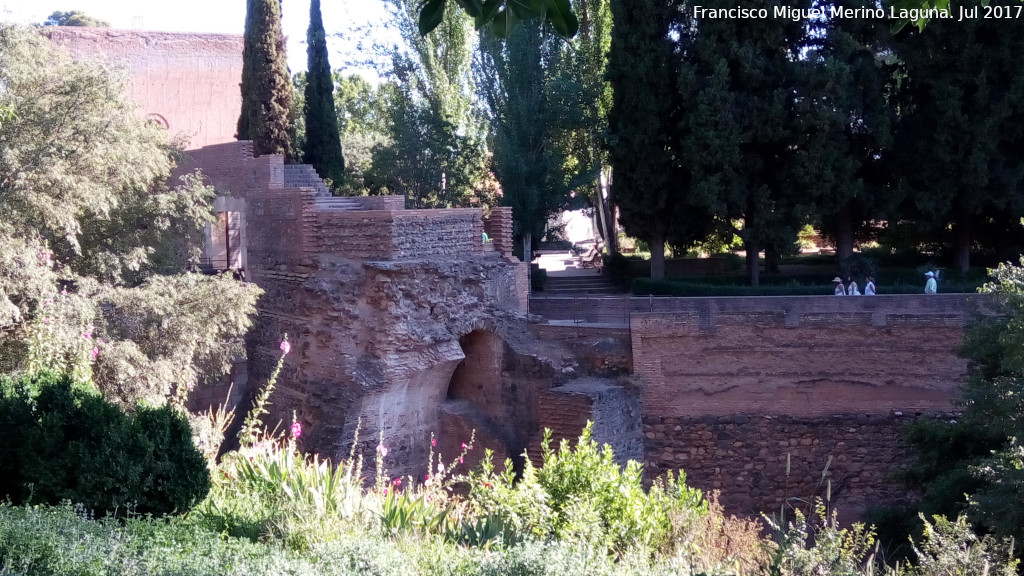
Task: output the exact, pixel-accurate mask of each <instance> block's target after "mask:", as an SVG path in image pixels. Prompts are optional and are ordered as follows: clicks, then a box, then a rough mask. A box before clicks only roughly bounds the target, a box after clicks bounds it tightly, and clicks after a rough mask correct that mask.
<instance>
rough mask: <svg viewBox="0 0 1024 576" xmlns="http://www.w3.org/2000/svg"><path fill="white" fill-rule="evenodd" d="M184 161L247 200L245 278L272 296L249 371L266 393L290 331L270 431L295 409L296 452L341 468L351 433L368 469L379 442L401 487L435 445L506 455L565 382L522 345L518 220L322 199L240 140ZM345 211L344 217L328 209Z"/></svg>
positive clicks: (548, 360)
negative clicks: (476, 445)
mask: <svg viewBox="0 0 1024 576" xmlns="http://www.w3.org/2000/svg"><path fill="white" fill-rule="evenodd" d="M190 155H191V160H190V162H189V163H186V164H184V165H182V166H181V167H180V170H181V171H188V170H191V169H193V168H195V167H200V168H202V171H203V173H204V175H205V177H206V179H207V182H208V183H210V184H211V185H213V186H215V187H216V188H217V189H218V190H219V191H221V192H222V193H230V194H232V195H233V196H234V197H235V198H236V200H240V201H242V202H244V205H245V210H246V214H247V222H248V228H247V231H246V234H247V239H248V246H247V261H248V268H247V269H246V279H247V280H248V281H251V282H254V283H256V284H257V285H259V286H260V287H261V288H262V289H263V290H264V296H263V297H262V298H261V300H260V302H259V304H258V310H259V316H258V318H257V320H256V326H255V328H254V330H253V331H252V332H251V333H250V335H249V338H248V346H247V348H248V352H249V359H248V374H249V376H250V378H251V381H252V382H253V383H254V385H255V384H261V383H263V382H265V381H266V380H267V378H268V377H269V375H270V373H271V371H272V370H273V368H274V366H275V365H276V363H277V360H278V358H279V357H280V351H279V349H278V343H279V342H280V340H281V337H282V336H283V335H284V334H288V337H289V339H290V340H291V342H292V343H293V347H292V353H291V354H289V355H288V356H287V358H286V360H285V366H284V369H283V370H282V372H281V377H280V378H279V380H278V385H277V389H276V392H275V396H274V398H273V400H272V401H273V406H272V408H271V410H272V414H271V418H270V419H271V421H272V422H276V421H277V420H281V421H283V422H285V423H288V422H291V420H292V414H293V412H294V414H295V415H296V417H297V418H298V420H299V421H300V422H301V423H302V424H303V428H304V430H305V433H304V436H303V441H302V442H303V446H302V447H303V449H305V450H309V451H313V452H318V453H320V454H322V455H324V456H329V457H332V458H335V459H337V458H339V457H344V456H347V455H348V453H349V450H350V447H351V443H352V440H353V438H354V437H355V434H356V429H357V425H358V426H359V437H360V440H361V443H360V444H361V446H360V449H361V451H362V453H363V454H364V456H365V457H367V458H369V459H370V460H372V458H373V453H374V450H373V448H374V447H375V446H376V444H377V442H378V438H379V437H380V436H381V435H383V438H384V442H385V444H386V445H388V446H389V449H390V453H389V455H388V461H387V465H388V467H389V469H390V470H391V472H392V474H398V473H422V471H423V470H425V467H426V466H425V465H426V456H427V453H428V451H429V448H430V437H431V433H435V434H437V435H438V436H439V440H440V442H441V446H440V447H441V448H442V449H443V450H444V452H445V453H447V454H452V453H454V452H455V451H457V448H458V447H459V445H460V444H461V442H463V441H467V440H468V439H469V433H468V432H469V430H472V429H476V430H477V434H478V436H479V437H480V439H481V441H482V442H481V444H487V445H489V447H493V448H495V449H496V451H497V452H498V454H499V457H500V458H504V456H506V455H518V454H519V453H520V452H521V451H522V448H524V447H525V446H527V445H528V443H529V442H530V441H531V439H533V436H534V435H535V431H536V430H537V426H538V420H537V410H536V408H535V407H536V403H537V391H538V390H539V389H541V388H544V387H549V386H551V385H552V382H553V381H554V380H555V379H557V378H558V377H560V376H561V372H560V371H559V368H560V366H557V364H558V362H560V361H561V360H562V358H560V357H552V356H551V354H547V352H549V351H546V350H540V349H535V348H536V346H535V343H533V342H532V341H531V340H530V339H529V338H528V337H527V334H526V318H525V314H526V306H527V304H526V297H527V294H528V284H527V277H526V266H525V265H523V264H519V263H518V262H516V261H514V260H512V258H511V255H510V254H509V253H508V252H506V251H504V250H500V249H499V248H501V247H504V246H511V239H510V238H507V237H505V236H506V234H507V233H509V232H510V231H511V210H510V209H507V208H494V209H492V210H491V213H490V215H489V217H488V218H483V213H482V211H481V210H478V209H457V210H404V209H403V208H401V206H402V203H401V202H398V201H397V199H395V198H393V197H376V198H372V197H367V198H351V199H344V200H339V199H318V197H317V193H316V190H315V189H314V188H307V187H301V186H300V187H294V186H289V185H288V184H286V180H285V178H284V177H283V176H282V174H283V164H282V162H281V158H280V157H275V156H261V157H259V158H252V157H251V147H250V146H249V145H248V144H247V143H244V142H241V143H233V144H224V145H219V146H211V147H207V148H205V149H203V150H199V151H192V152H191V153H190ZM338 201H342V202H344V203H346V204H345V205H346V206H348V208H347V209H331V208H330V206H331V205H332V204H331V203H332V202H338ZM333 205H334V206H337V204H333ZM485 230H486V231H487V233H488V235H489V236H491V237H493V238H495V240H494V241H493V242H492V243H488V244H484V243H483V242H482V237H483V233H484V231H485ZM249 392H250V395H251V394H252V393H253V391H252V390H250V391H249ZM480 453H482V450H480V451H479V452H477V453H475V454H474V456H476V455H478V454H480ZM471 460H472V459H471Z"/></svg>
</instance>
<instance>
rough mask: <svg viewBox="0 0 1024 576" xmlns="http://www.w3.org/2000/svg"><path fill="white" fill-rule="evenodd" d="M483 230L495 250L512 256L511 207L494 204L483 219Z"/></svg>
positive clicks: (507, 256)
mask: <svg viewBox="0 0 1024 576" xmlns="http://www.w3.org/2000/svg"><path fill="white" fill-rule="evenodd" d="M484 232H486V233H487V236H488V237H489V238H490V239H491V243H492V244H493V245H494V249H495V251H497V252H498V253H499V254H501V255H502V256H503V257H505V258H508V259H511V258H514V257H515V255H514V250H513V247H512V207H511V206H495V207H493V208H491V213H490V215H489V216H488V217H487V218H486V219H485V220H484Z"/></svg>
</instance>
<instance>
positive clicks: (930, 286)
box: [924, 270, 939, 294]
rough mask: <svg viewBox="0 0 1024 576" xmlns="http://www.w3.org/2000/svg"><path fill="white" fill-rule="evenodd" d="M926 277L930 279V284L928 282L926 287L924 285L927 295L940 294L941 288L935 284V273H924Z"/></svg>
mask: <svg viewBox="0 0 1024 576" xmlns="http://www.w3.org/2000/svg"><path fill="white" fill-rule="evenodd" d="M924 276H925V278H927V279H928V282H926V283H925V285H924V293H925V294H936V293H937V292H938V287H939V286H938V284H937V283H936V282H935V273H934V272H932V271H931V270H929V271H927V272H925V273H924Z"/></svg>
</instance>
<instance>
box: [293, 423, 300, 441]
mask: <svg viewBox="0 0 1024 576" xmlns="http://www.w3.org/2000/svg"><path fill="white" fill-rule="evenodd" d="M299 436H302V424H299V423H298V422H296V423H294V424H292V438H298V437H299Z"/></svg>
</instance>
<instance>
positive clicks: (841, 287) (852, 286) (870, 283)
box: [832, 276, 875, 296]
mask: <svg viewBox="0 0 1024 576" xmlns="http://www.w3.org/2000/svg"><path fill="white" fill-rule="evenodd" d="M847 281H848V282H849V284H843V279H842V278H840V277H839V276H836V277H835V278H833V279H832V282H834V283H835V285H836V296H861V295H862V294H861V292H860V287H858V286H857V282H856V281H855V280H850V279H849V278H847ZM874 295H875V279H874V277H872V276H868V277H867V278H865V279H864V294H863V296H874Z"/></svg>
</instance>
